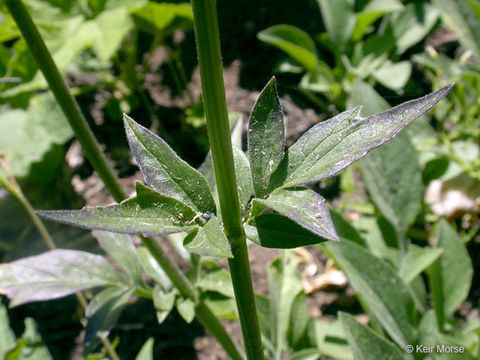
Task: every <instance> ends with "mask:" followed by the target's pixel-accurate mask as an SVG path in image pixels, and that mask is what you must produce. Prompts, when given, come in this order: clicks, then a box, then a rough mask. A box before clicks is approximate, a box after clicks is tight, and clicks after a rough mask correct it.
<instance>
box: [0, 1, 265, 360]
mask: <svg viewBox="0 0 480 360" xmlns="http://www.w3.org/2000/svg"><path fill="white" fill-rule="evenodd" d="M5 5H6V6H7V8H8V10H9V11H10V13H11V14H12V17H13V18H14V20H15V22H16V23H17V25H18V27H19V29H20V31H21V32H22V34H23V37H24V38H25V41H26V43H27V45H28V47H29V49H30V51H31V53H32V55H33V57H34V58H35V60H36V62H37V64H38V66H39V68H40V70H41V71H42V72H43V75H44V76H45V78H46V79H47V82H48V84H49V86H50V89H51V90H52V92H53V93H54V95H55V97H56V99H57V101H58V103H59V104H60V106H61V108H62V110H63V112H64V114H65V116H66V118H67V119H68V121H69V122H70V125H71V126H72V129H73V131H74V133H75V136H76V137H77V138H78V140H79V142H80V144H81V145H82V148H83V150H84V151H85V154H86V155H87V157H88V159H89V160H90V162H91V163H92V166H93V168H94V169H95V170H96V171H97V173H98V174H99V176H100V177H101V179H102V180H103V182H104V183H105V186H106V187H107V189H108V190H109V192H110V193H111V195H112V196H113V198H114V199H115V200H116V201H117V202H120V201H121V200H123V199H125V198H126V195H125V192H124V191H123V189H122V187H121V185H120V182H119V179H118V178H117V176H116V175H115V173H114V172H113V170H112V169H111V167H110V166H109V165H108V162H107V160H106V158H105V156H104V154H103V152H102V150H101V149H100V146H99V144H98V142H97V140H96V139H95V136H94V135H93V132H92V130H91V129H90V127H89V126H88V123H87V122H86V120H85V118H84V117H83V115H82V113H81V111H80V108H79V107H78V105H77V103H76V102H75V100H74V99H73V97H72V96H71V94H70V93H69V91H68V88H67V86H66V84H65V82H64V80H63V78H62V76H61V75H60V72H59V71H58V68H57V66H56V65H55V63H54V61H53V59H52V56H51V55H50V53H49V51H48V49H47V47H46V45H45V43H44V41H43V39H42V37H41V36H40V34H39V32H38V30H37V28H36V26H35V24H34V23H33V21H32V19H31V17H30V15H29V14H28V12H27V10H26V8H25V6H24V5H23V3H22V2H21V0H5ZM237 202H238V200H237ZM142 241H143V243H144V245H145V246H146V247H147V248H148V249H149V251H150V252H151V254H152V255H153V257H154V258H155V259H156V260H157V261H158V263H159V265H160V266H161V267H162V268H163V269H164V271H165V272H166V273H167V274H168V276H169V277H170V279H171V280H172V282H173V283H174V284H175V285H176V286H177V287H178V289H179V291H180V292H181V293H182V295H183V296H187V297H189V298H191V299H193V300H195V301H196V302H198V293H197V291H196V289H195V287H194V286H193V285H192V283H191V282H190V281H189V280H188V279H187V278H186V277H185V275H184V274H183V273H182V272H181V270H180V269H179V268H178V266H177V265H176V264H175V263H174V262H173V261H171V260H170V258H169V257H168V256H167V254H166V252H165V251H164V250H163V249H162V248H161V247H160V245H159V244H158V243H157V242H156V241H155V240H154V239H147V238H142ZM197 306H199V305H197ZM205 307H206V305H205ZM201 309H203V307H201ZM202 314H205V312H204V311H203V312H202V311H200V313H199V314H198V318H199V320H200V321H201V322H202V323H203V324H204V325H205V326H206V327H207V329H209V330H210V331H211V333H212V334H213V335H214V336H215V337H216V338H217V339H218V340H219V342H220V343H221V344H222V346H223V347H224V348H225V350H226V351H227V353H228V355H229V356H230V357H231V358H233V359H242V358H243V356H242V355H241V352H239V351H238V347H237V346H232V345H231V344H233V341H232V339H231V338H230V337H229V336H228V334H227V333H226V332H225V329H223V326H222V325H221V323H220V322H219V321H218V319H217V318H215V317H214V316H208V314H207V315H202ZM204 316H205V317H204ZM225 334H227V335H225ZM106 349H107V351H108V347H106ZM117 359H118V357H112V360H117ZM259 359H260V358H259Z"/></svg>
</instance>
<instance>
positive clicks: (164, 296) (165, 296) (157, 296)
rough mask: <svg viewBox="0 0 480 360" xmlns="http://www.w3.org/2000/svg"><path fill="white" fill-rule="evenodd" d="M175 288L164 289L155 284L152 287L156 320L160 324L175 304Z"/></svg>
mask: <svg viewBox="0 0 480 360" xmlns="http://www.w3.org/2000/svg"><path fill="white" fill-rule="evenodd" d="M175 294H176V290H173V289H171V290H168V291H165V290H164V289H163V288H162V287H161V286H159V285H156V286H155V287H154V288H153V305H154V306H155V310H157V320H158V323H159V324H161V323H162V322H163V321H164V320H165V319H166V318H167V316H168V314H170V312H171V311H172V309H173V305H174V304H175Z"/></svg>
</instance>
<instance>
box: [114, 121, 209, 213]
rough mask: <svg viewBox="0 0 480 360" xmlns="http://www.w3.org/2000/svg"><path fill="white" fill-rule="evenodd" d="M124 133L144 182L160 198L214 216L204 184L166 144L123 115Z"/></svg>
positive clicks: (198, 174)
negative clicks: (167, 198)
mask: <svg viewBox="0 0 480 360" xmlns="http://www.w3.org/2000/svg"><path fill="white" fill-rule="evenodd" d="M123 119H124V123H125V131H126V133H127V138H128V143H129V144H130V148H131V150H132V153H133V156H134V157H135V159H136V160H137V163H138V166H139V168H140V171H141V172H142V175H143V178H144V179H145V182H146V183H147V184H148V185H149V186H151V187H152V188H153V189H154V190H155V191H157V192H159V193H160V194H162V195H165V196H168V197H172V198H175V199H177V200H178V201H180V202H183V203H185V204H187V205H189V206H191V207H192V208H193V209H195V210H197V211H198V212H201V213H212V214H215V213H216V205H215V201H214V200H213V197H212V193H211V192H210V188H209V187H208V184H207V181H206V180H205V178H204V177H203V175H202V174H200V173H199V172H198V171H197V170H195V169H194V168H193V167H191V166H190V165H188V164H187V163H186V162H185V161H183V160H182V159H180V158H179V157H178V155H177V154H176V153H175V152H174V151H173V150H172V149H171V148H170V146H168V144H167V143H166V142H165V141H164V140H162V139H161V138H159V137H158V136H156V135H155V134H153V133H152V132H151V131H150V130H148V129H146V128H144V127H143V126H141V125H139V124H137V123H136V122H135V121H134V120H133V119H131V118H130V117H128V116H127V115H124V117H123Z"/></svg>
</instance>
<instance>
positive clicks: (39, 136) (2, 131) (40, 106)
mask: <svg viewBox="0 0 480 360" xmlns="http://www.w3.org/2000/svg"><path fill="white" fill-rule="evenodd" d="M72 135H73V133H72V129H71V128H70V125H69V124H68V122H67V120H66V119H65V116H64V115H63V113H62V111H61V109H60V107H59V106H58V105H57V103H56V101H55V99H54V97H53V95H52V94H51V93H47V94H44V95H37V96H35V97H33V99H32V100H31V102H30V105H29V107H28V109H27V110H26V111H25V110H20V109H15V110H9V111H4V112H2V113H1V114H0V154H4V155H5V156H6V157H7V159H8V163H9V168H10V171H11V172H12V174H13V175H14V176H16V177H25V176H26V175H28V173H29V171H30V167H31V165H32V163H34V162H38V161H40V160H42V158H43V157H44V155H45V154H46V153H47V152H48V151H49V150H50V149H51V147H52V146H53V145H54V144H63V143H65V142H66V141H67V140H68V139H70V138H71V137H72Z"/></svg>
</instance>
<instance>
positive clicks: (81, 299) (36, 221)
mask: <svg viewBox="0 0 480 360" xmlns="http://www.w3.org/2000/svg"><path fill="white" fill-rule="evenodd" d="M0 167H1V168H3V169H4V170H5V171H6V173H7V175H9V178H10V181H7V180H6V179H4V178H3V177H1V176H0V185H2V186H4V187H5V189H7V191H8V192H9V193H10V194H12V195H13V196H15V197H16V198H17V200H18V201H19V202H20V203H21V204H22V206H23V207H24V209H25V210H26V211H27V213H28V216H30V219H31V220H32V223H33V225H34V226H35V228H36V229H37V230H38V232H39V233H40V236H41V237H42V239H43V241H44V243H45V245H46V246H47V248H48V249H50V250H55V249H57V245H56V244H55V242H54V241H53V239H52V237H51V236H50V233H49V232H48V230H47V228H46V227H45V224H44V223H43V221H42V220H41V219H40V218H39V217H38V215H37V214H35V210H34V209H33V206H32V204H30V202H29V201H28V199H27V198H26V197H25V195H24V194H23V192H22V188H21V187H20V186H19V185H18V184H17V182H16V181H15V179H14V178H13V177H12V176H10V172H9V170H8V168H7V166H6V165H5V164H4V163H3V161H2V160H1V159H0ZM75 296H76V298H77V301H78V303H79V304H80V306H81V307H82V309H83V310H84V311H85V310H86V309H87V306H88V302H87V299H86V298H85V296H84V295H83V294H82V293H81V292H77V293H75ZM102 344H103V346H104V347H105V350H106V351H107V354H108V355H109V356H110V358H111V359H112V360H120V358H119V357H118V355H117V352H116V351H115V349H114V347H113V346H112V343H111V342H110V340H108V339H102Z"/></svg>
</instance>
